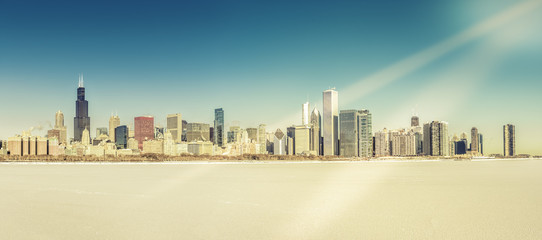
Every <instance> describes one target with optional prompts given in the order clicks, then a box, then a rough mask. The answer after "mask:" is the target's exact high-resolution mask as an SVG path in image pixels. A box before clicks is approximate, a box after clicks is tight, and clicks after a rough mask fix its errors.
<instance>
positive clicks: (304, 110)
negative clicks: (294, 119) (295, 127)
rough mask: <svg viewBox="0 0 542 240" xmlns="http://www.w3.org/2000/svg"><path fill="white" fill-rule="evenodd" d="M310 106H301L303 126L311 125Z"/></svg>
mask: <svg viewBox="0 0 542 240" xmlns="http://www.w3.org/2000/svg"><path fill="white" fill-rule="evenodd" d="M309 108H310V104H309V102H306V103H303V105H301V125H305V126H308V125H309V114H310V110H309Z"/></svg>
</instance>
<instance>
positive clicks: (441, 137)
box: [423, 121, 450, 156]
mask: <svg viewBox="0 0 542 240" xmlns="http://www.w3.org/2000/svg"><path fill="white" fill-rule="evenodd" d="M423 151H424V154H425V155H427V156H449V155H450V144H449V139H448V123H447V122H441V121H433V122H431V123H426V124H424V125H423Z"/></svg>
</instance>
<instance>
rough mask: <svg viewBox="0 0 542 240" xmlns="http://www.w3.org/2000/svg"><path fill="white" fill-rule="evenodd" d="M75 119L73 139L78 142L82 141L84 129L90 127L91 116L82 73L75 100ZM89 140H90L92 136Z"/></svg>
mask: <svg viewBox="0 0 542 240" xmlns="http://www.w3.org/2000/svg"><path fill="white" fill-rule="evenodd" d="M73 121H74V124H73V139H74V140H75V141H76V142H81V141H82V135H83V131H84V130H85V129H90V117H89V116H88V101H87V100H85V87H84V82H83V75H82V74H81V75H80V76H79V86H78V88H77V101H75V117H74V119H73ZM88 141H90V136H89V140H88Z"/></svg>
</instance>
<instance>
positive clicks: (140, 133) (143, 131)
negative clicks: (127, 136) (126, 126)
mask: <svg viewBox="0 0 542 240" xmlns="http://www.w3.org/2000/svg"><path fill="white" fill-rule="evenodd" d="M134 138H135V139H136V140H137V142H138V147H139V149H140V150H142V149H143V141H146V140H152V139H154V117H153V116H142V117H135V118H134Z"/></svg>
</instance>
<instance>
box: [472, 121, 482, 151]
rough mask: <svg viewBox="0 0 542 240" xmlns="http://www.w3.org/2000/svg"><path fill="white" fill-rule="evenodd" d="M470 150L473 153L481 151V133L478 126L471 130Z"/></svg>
mask: <svg viewBox="0 0 542 240" xmlns="http://www.w3.org/2000/svg"><path fill="white" fill-rule="evenodd" d="M470 136H471V139H470V151H471V153H472V154H477V153H479V152H480V135H479V133H478V128H476V127H473V128H472V129H471V130H470Z"/></svg>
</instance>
